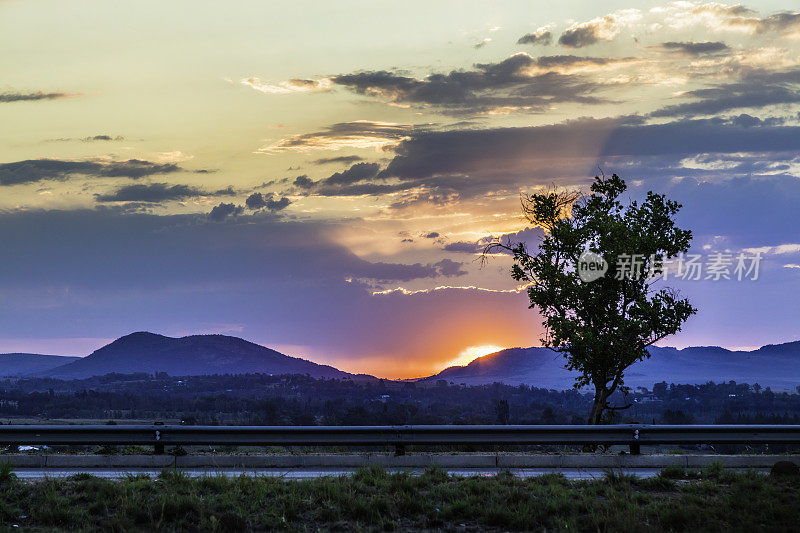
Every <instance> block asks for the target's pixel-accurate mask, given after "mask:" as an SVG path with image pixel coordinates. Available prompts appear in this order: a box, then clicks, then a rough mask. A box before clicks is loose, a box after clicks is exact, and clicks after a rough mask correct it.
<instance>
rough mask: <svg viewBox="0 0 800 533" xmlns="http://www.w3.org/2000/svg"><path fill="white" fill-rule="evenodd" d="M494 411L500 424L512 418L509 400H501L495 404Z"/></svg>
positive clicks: (506, 422)
mask: <svg viewBox="0 0 800 533" xmlns="http://www.w3.org/2000/svg"><path fill="white" fill-rule="evenodd" d="M494 412H495V414H496V415H497V423H498V424H508V421H509V420H510V419H511V409H510V408H509V406H508V400H500V401H499V402H497V405H495V406H494Z"/></svg>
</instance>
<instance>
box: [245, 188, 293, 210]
mask: <svg viewBox="0 0 800 533" xmlns="http://www.w3.org/2000/svg"><path fill="white" fill-rule="evenodd" d="M291 203H292V202H291V200H289V199H288V198H286V197H282V198H277V197H276V196H275V195H274V194H272V193H270V194H268V195H267V196H266V198H265V197H264V195H263V194H261V193H260V192H254V193H253V194H251V195H250V196H248V197H247V200H245V205H246V206H247V208H248V209H252V210H257V209H264V208H266V209H267V210H269V211H281V210H283V209H285V208H286V207H288V206H289V204H291Z"/></svg>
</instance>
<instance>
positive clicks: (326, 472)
mask: <svg viewBox="0 0 800 533" xmlns="http://www.w3.org/2000/svg"><path fill="white" fill-rule="evenodd" d="M386 470H387V472H411V473H412V474H415V475H419V474H422V473H423V472H424V471H425V470H424V469H422V468H408V469H398V468H387V469H386ZM180 471H181V472H184V473H186V474H188V475H190V476H220V475H222V476H228V477H236V476H240V475H243V474H244V475H248V476H268V477H280V478H284V479H312V478H319V477H325V476H347V475H351V474H353V473H354V472H356V469H354V468H312V469H301V468H292V469H277V468H259V469H247V468H220V469H214V468H186V469H180ZM446 471H447V473H448V474H451V475H455V476H464V477H470V476H495V475H497V474H498V473H500V472H503V471H508V472H511V473H512V474H514V475H515V476H518V477H522V478H527V477H535V476H541V475H544V474H555V473H560V474H563V475H564V476H566V477H567V478H568V479H601V478H603V477H604V476H605V475H606V472H607V471H608V469H605V468H587V469H579V468H562V469H558V468H511V469H507V470H501V469H497V468H452V469H446ZM614 471H615V472H617V473H619V472H622V473H624V474H632V475H636V476H639V477H653V476H655V475H658V473H659V472H660V471H661V469H660V468H627V469H621V470H620V469H615V470H614ZM14 473H15V474H16V475H17V476H18V477H19V478H20V479H25V480H37V479H45V478H62V477H69V476H73V475H75V474H82V473H86V474H91V475H93V476H97V477H101V478H106V479H121V478H125V477H127V476H131V475H149V476H151V477H156V476H158V475H159V474H160V473H161V470H157V469H151V468H113V469H112V468H73V469H70V468H61V469H56V468H54V469H49V468H15V469H14Z"/></svg>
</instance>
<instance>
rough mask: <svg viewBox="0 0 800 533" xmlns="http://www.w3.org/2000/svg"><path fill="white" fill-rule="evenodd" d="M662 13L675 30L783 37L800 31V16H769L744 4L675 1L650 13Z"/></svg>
mask: <svg viewBox="0 0 800 533" xmlns="http://www.w3.org/2000/svg"><path fill="white" fill-rule="evenodd" d="M651 11H652V12H653V13H657V14H661V15H663V16H664V20H665V22H666V23H667V25H668V26H669V27H671V28H674V29H683V28H687V27H690V26H703V27H704V28H706V29H707V30H709V31H738V32H742V33H746V34H751V35H756V34H765V33H769V32H774V33H778V34H779V35H783V36H791V37H794V36H797V34H798V31H800V13H798V12H796V11H782V12H779V13H774V14H772V15H769V16H766V17H759V16H758V13H757V12H756V11H754V10H752V9H750V8H747V7H745V6H742V5H726V4H720V3H716V2H708V3H699V2H672V3H670V4H668V5H667V6H664V7H658V8H654V9H652V10H651Z"/></svg>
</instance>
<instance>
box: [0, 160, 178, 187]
mask: <svg viewBox="0 0 800 533" xmlns="http://www.w3.org/2000/svg"><path fill="white" fill-rule="evenodd" d="M179 170H181V168H180V167H179V166H178V165H175V164H173V163H154V162H152V161H143V160H141V159H129V160H127V161H101V160H83V161H67V160H59V159H28V160H26V161H16V162H13V163H3V164H0V185H18V184H23V183H33V182H37V181H42V180H62V181H63V180H66V179H68V178H70V177H72V176H84V177H102V178H117V177H122V178H133V179H137V178H142V177H144V176H151V175H154V174H169V173H172V172H178V171H179Z"/></svg>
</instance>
